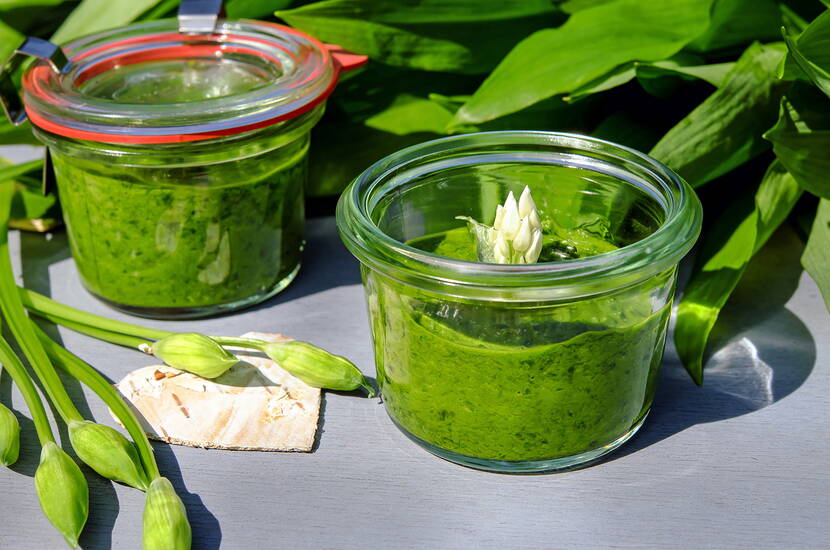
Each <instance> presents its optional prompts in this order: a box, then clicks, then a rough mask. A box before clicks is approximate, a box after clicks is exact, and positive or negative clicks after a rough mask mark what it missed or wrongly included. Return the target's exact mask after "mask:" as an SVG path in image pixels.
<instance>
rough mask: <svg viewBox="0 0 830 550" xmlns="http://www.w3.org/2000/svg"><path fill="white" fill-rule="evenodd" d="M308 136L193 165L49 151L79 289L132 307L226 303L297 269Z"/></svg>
mask: <svg viewBox="0 0 830 550" xmlns="http://www.w3.org/2000/svg"><path fill="white" fill-rule="evenodd" d="M307 149H308V134H307V133H306V134H305V135H303V136H301V137H299V138H297V139H296V140H295V141H294V142H292V143H290V144H287V145H285V146H283V147H280V148H278V149H276V150H274V151H271V152H268V153H264V154H259V155H256V156H252V157H249V158H242V159H237V158H235V157H234V154H235V153H236V152H235V151H230V152H229V157H230V158H229V160H228V161H227V162H217V163H212V164H205V165H199V166H183V167H156V166H121V165H116V164H113V165H108V164H106V163H102V162H100V161H97V160H86V159H80V158H75V157H70V156H65V155H63V154H60V153H59V152H56V151H54V150H53V152H52V156H53V161H54V166H55V173H56V176H57V181H58V190H59V195H60V200H61V204H62V208H63V212H64V218H65V221H66V224H67V228H68V233H69V243H70V247H71V249H72V255H73V257H74V258H75V261H76V264H77V266H78V270H79V271H80V274H81V277H82V280H83V282H84V284H85V285H86V287H87V288H88V289H89V290H90V291H91V292H92V293H93V294H95V295H97V296H99V297H101V298H103V299H105V300H106V301H108V302H110V303H112V304H114V305H116V306H119V307H124V308H126V309H128V310H130V309H131V308H136V309H138V310H139V313H142V312H145V313H146V311H147V310H148V309H152V308H158V309H159V310H160V311H162V312H163V311H171V310H172V311H175V310H177V309H181V310H182V311H188V310H189V309H190V308H201V307H205V306H213V305H217V304H233V303H236V302H240V301H243V300H246V299H247V298H249V297H251V296H256V295H262V294H263V293H268V292H269V291H271V290H272V289H274V287H275V285H278V284H279V283H280V282H281V281H284V280H290V277H291V276H293V274H294V273H295V272H296V270H297V269H298V267H299V262H300V254H301V249H302V239H303V218H304V211H303V186H304V183H305V176H306V167H307V166H306V165H307V162H306V157H307Z"/></svg>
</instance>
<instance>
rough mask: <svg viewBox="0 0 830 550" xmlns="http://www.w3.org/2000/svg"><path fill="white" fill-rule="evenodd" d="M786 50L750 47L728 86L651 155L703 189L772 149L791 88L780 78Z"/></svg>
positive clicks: (777, 46)
mask: <svg viewBox="0 0 830 550" xmlns="http://www.w3.org/2000/svg"><path fill="white" fill-rule="evenodd" d="M785 51H786V50H785V48H784V45H783V44H781V43H776V44H767V45H761V44H753V45H752V46H750V47H749V48H747V49H746V51H745V52H744V53H743V55H741V57H740V59H738V62H737V63H736V64H735V67H734V68H733V69H732V71H731V72H730V73H729V74H728V75H727V76H726V80H725V81H724V83H723V85H722V86H721V87H720V88H718V89H717V90H716V91H715V92H714V93H712V95H710V96H709V97H708V98H706V100H705V101H704V102H703V103H701V104H700V105H699V106H698V107H696V108H695V109H694V110H693V111H692V112H691V113H689V114H688V115H687V116H686V117H685V118H684V119H683V120H681V121H680V122H679V123H678V124H677V125H676V126H675V127H674V128H672V129H671V130H669V131H668V133H666V135H665V136H663V138H662V139H661V140H660V141H659V142H658V143H657V145H655V146H654V148H653V149H652V150H651V153H650V154H651V156H653V157H655V158H656V159H658V160H659V161H661V162H663V163H664V164H666V165H668V166H669V167H670V168H673V169H674V170H676V171H677V172H679V173H680V175H681V176H683V177H684V178H685V179H686V181H688V182H689V183H690V184H691V185H692V186H693V187H699V186H701V185H703V184H705V183H707V182H709V181H711V180H713V179H715V178H717V177H718V176H722V175H723V174H726V173H727V172H729V171H731V170H732V169H734V168H737V167H738V166H740V165H742V164H744V163H745V162H747V161H748V160H750V159H752V158H753V157H755V156H756V155H758V154H759V153H761V152H763V151H764V150H766V149H767V148H768V147H769V145H768V143H767V142H765V141H764V139H763V138H762V137H761V135H762V133H763V132H764V131H765V130H766V129H767V128H769V127H770V126H771V125H772V124H773V123H774V121H775V113H776V110H777V105H778V100H779V98H780V97H781V95H782V94H783V93H784V90H785V88H786V86H787V83H785V82H782V81H780V80H779V79H778V78H777V76H776V73H777V67H778V64H779V63H780V62H781V60H782V59H783V58H784V54H785Z"/></svg>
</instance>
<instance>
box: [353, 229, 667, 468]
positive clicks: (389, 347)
mask: <svg viewBox="0 0 830 550" xmlns="http://www.w3.org/2000/svg"><path fill="white" fill-rule="evenodd" d="M465 235H467V237H465ZM468 235H469V234H468V233H467V231H466V229H464V228H461V230H450V231H449V232H447V233H446V234H444V235H443V237H442V235H440V234H439V235H430V236H427V237H423V238H419V239H415V240H413V241H410V242H409V243H408V244H410V245H412V246H414V247H416V248H420V249H422V250H425V251H428V252H433V253H436V254H441V255H445V256H450V257H454V258H457V259H465V260H472V261H475V253H474V252H472V253H471V252H470V251H471V250H473V251H474V247H473V246H472V239H471V238H469V237H468ZM606 244H608V243H606ZM545 246H546V247H547V249H548V254H554V253H559V252H561V251H562V250H571V251H573V249H574V248H576V249H577V250H583V251H587V250H592V249H593V248H594V247H596V246H600V248H602V245H597V243H595V242H593V241H592V239H588V240H581V239H580V236H579V235H578V234H571V235H570V236H566V237H565V238H563V239H556V240H555V241H554V240H551V239H548V241H547V242H546V245H545ZM608 246H611V247H613V245H610V244H608ZM586 255H587V253H586ZM672 275H673V269H672V270H669V271H667V272H666V273H664V274H661V275H660V276H658V277H656V278H655V280H654V281H650V282H649V283H648V286H647V287H646V288H644V289H643V292H642V293H641V298H639V297H638V298H637V299H635V300H634V301H632V300H631V299H630V298H628V297H627V298H620V299H619V300H617V299H616V298H614V297H609V296H603V297H600V298H596V299H585V300H583V301H575V302H569V303H568V304H566V305H564V306H561V307H557V306H551V305H550V304H521V305H517V304H509V303H506V304H482V303H480V302H478V303H477V302H471V301H465V300H458V301H456V300H452V299H448V298H447V297H446V296H436V295H432V294H429V293H426V292H422V291H420V290H417V289H414V288H413V287H409V286H406V285H401V284H398V283H396V282H394V281H392V280H390V279H385V278H377V279H373V278H371V277H370V280H369V281H368V282H369V284H368V286H367V288H368V292H369V304H370V307H371V308H374V309H375V310H376V311H374V312H373V313H374V315H373V316H372V317H373V322H375V323H376V324H378V325H377V326H375V327H374V330H373V333H374V334H375V335H376V338H375V354H376V357H378V358H379V360H378V362H377V363H378V381H379V384H380V387H381V390H382V394H383V398H384V401H385V404H386V407H387V410H388V411H389V413H390V415H391V416H392V418H393V420H395V422H396V423H398V424H399V425H400V426H401V427H402V428H404V430H405V431H407V432H409V433H410V434H412V435H414V436H415V437H417V438H419V439H421V440H423V441H425V442H427V443H428V444H430V445H434V446H436V447H438V448H441V449H445V450H449V451H452V452H454V453H459V454H461V455H465V456H469V457H476V458H481V459H488V460H497V461H533V460H547V459H551V458H556V457H568V456H572V455H576V454H579V453H582V452H586V451H591V450H595V449H597V448H599V447H602V446H604V445H606V444H609V443H611V442H613V441H615V440H616V439H618V438H619V437H620V436H622V435H624V434H626V433H628V432H629V430H631V429H632V428H633V427H634V426H636V425H637V424H638V422H640V421H641V420H642V419H643V417H644V416H645V414H646V413H647V412H648V410H649V408H650V406H651V402H652V399H653V396H654V389H655V382H656V377H657V372H658V368H659V365H660V361H661V358H662V352H663V344H664V338H665V327H666V324H667V322H668V317H669V311H670V310H669V306H665V307H663V308H662V309H660V310H658V311H656V312H652V311H651V300H650V297H649V294H648V289H649V288H652V287H653V288H659V287H660V286H661V285H665V284H666V280H667V277H671V276H672Z"/></svg>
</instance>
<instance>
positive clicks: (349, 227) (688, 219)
mask: <svg viewBox="0 0 830 550" xmlns="http://www.w3.org/2000/svg"><path fill="white" fill-rule="evenodd" d="M510 146H513V147H517V148H518V147H521V146H531V147H534V150H535V151H538V150H539V147H542V148H543V150H545V149H547V150H549V151H550V152H551V153H553V152H554V150H556V149H557V148H558V149H560V150H562V151H571V152H570V153H568V154H570V155H574V158H572V160H579V159H578V158H576V157H580V156H584V158H585V159H588V160H602V161H603V162H605V163H608V166H614V165H616V166H617V167H618V168H619V169H620V170H621V171H623V172H625V173H627V174H628V173H630V172H629V171H632V170H636V171H637V172H638V174H637V175H638V177H639V178H646V177H647V178H650V180H651V181H650V183H651V185H653V186H655V187H656V188H657V189H658V190H659V191H660V192H662V199H663V200H662V201H660V202H661V206H662V207H663V208H664V213H665V219H664V221H663V222H662V223H661V224H660V226H659V227H658V228H657V229H656V230H655V231H654V232H653V233H651V234H650V235H648V236H646V237H644V238H643V239H641V240H638V241H636V242H634V243H631V244H629V245H626V246H623V247H620V248H618V249H616V250H613V251H610V252H605V253H601V254H596V255H590V256H585V257H582V258H575V259H568V260H560V261H555V262H544V263H536V264H491V263H482V262H471V261H465V260H459V259H454V258H448V257H446V256H440V255H436V254H432V253H429V252H425V251H423V250H419V249H417V248H414V247H412V246H410V245H407V244H406V243H403V242H401V241H399V240H397V239H395V238H393V237H391V236H390V235H387V234H386V233H384V232H383V231H382V230H381V229H380V228H379V227H378V226H377V224H376V223H375V222H374V221H373V220H372V209H373V208H374V206H375V205H376V204H377V203H378V200H379V199H380V197H374V198H373V194H375V193H378V192H380V191H379V189H380V187H381V186H382V184H383V183H384V181H386V180H388V179H389V178H390V177H391V176H393V175H395V174H400V173H401V172H402V171H403V170H404V169H405V168H407V167H412V166H414V165H417V164H418V163H427V164H425V165H426V166H428V165H429V164H428V163H429V162H430V159H432V160H435V159H438V158H440V157H441V156H442V155H446V154H452V153H461V152H464V153H468V154H471V155H475V154H476V151H477V150H478V151H479V152H480V154H485V153H484V150H485V149H486V148H488V147H510ZM560 152H561V151H560ZM517 162H520V161H519V160H517ZM589 164H590V166H591V167H592V168H595V164H592V163H589ZM581 167H584V166H581ZM388 191H389V190H387V191H386V193H384V194H387V193H388ZM701 218H702V208H701V205H700V201H699V200H698V198H697V195H696V193H695V192H694V190H693V189H692V188H691V187H690V186H689V184H688V183H686V182H685V181H684V180H683V179H682V178H680V177H679V176H678V175H677V174H676V173H675V172H673V171H672V170H671V169H669V168H668V167H666V166H664V165H663V164H661V163H660V162H658V161H657V160H655V159H653V158H652V157H650V156H648V155H646V154H644V153H641V152H639V151H636V150H634V149H631V148H629V147H626V146H623V145H619V144H616V143H613V142H610V141H605V140H602V139H598V138H594V137H589V136H585V135H580V134H573V133H561V132H543V131H495V132H478V133H472V134H460V135H455V136H450V137H445V138H440V139H436V140H432V141H427V142H424V143H421V144H418V145H414V146H411V147H408V148H406V149H402V150H400V151H398V152H396V153H393V154H391V155H389V156H387V157H385V158H383V159H381V160H379V161H378V162H376V163H375V164H373V165H372V166H370V167H369V168H367V169H366V170H365V171H364V172H363V173H362V174H360V175H359V176H358V177H357V178H356V179H355V180H354V181H353V182H352V183H351V184H350V185H349V187H348V188H347V189H346V190H345V191H344V192H343V194H342V195H341V197H340V200H339V202H338V205H337V224H338V228H339V231H340V235H341V238H342V240H343V241H344V243H345V244H346V246H347V247H348V248H349V249H350V251H351V252H352V253H353V254H354V255H355V256H356V257H357V258H358V259H359V260H360V261H361V263H363V264H364V265H366V266H368V267H371V268H374V269H377V270H380V271H381V272H383V273H385V274H387V275H389V276H392V277H394V278H396V279H398V280H400V281H402V282H407V283H409V284H414V285H416V286H423V287H425V288H431V289H432V290H435V291H437V292H442V293H445V294H453V295H458V296H465V297H471V296H474V295H480V296H482V297H485V296H491V297H492V296H493V295H496V296H498V298H499V299H505V300H512V299H533V297H534V296H542V295H544V296H545V297H546V298H549V297H551V296H552V294H551V291H552V290H553V291H554V292H553V295H556V296H561V297H576V296H586V295H592V294H596V293H598V292H604V291H607V290H609V288H619V287H621V286H628V285H629V284H634V283H636V282H639V281H642V280H644V279H646V278H648V277H650V276H652V275H654V274H656V273H659V272H662V271H664V270H665V269H667V268H670V267H672V266H673V265H675V264H677V263H678V262H679V261H680V259H681V258H682V257H683V256H684V255H685V254H686V253H687V252H688V251H689V250H690V249H691V247H692V246H693V245H694V243H695V241H696V240H697V237H698V235H699V233H700V226H701ZM540 292H542V293H543V294H540Z"/></svg>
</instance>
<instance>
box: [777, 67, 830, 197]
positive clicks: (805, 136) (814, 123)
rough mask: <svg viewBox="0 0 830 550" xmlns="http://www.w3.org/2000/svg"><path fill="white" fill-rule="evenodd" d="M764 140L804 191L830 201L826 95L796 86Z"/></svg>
mask: <svg viewBox="0 0 830 550" xmlns="http://www.w3.org/2000/svg"><path fill="white" fill-rule="evenodd" d="M764 137H765V138H767V139H768V140H770V141H771V142H772V147H773V150H774V151H775V155H776V156H777V157H778V158H779V159H780V160H781V162H782V163H783V164H784V166H786V167H787V170H789V171H790V173H792V175H793V176H794V177H795V179H796V180H797V181H798V183H799V184H800V185H801V186H802V187H803V188H804V189H806V190H807V191H809V192H810V193H813V194H814V195H818V196H819V197H822V198H825V199H830V101H828V99H827V98H826V97H825V96H824V95H822V94H821V93H819V92H818V90H816V89H815V88H813V87H808V85H807V84H804V83H800V82H798V83H796V84H795V85H794V86H793V89H792V90H791V91H790V92H788V93H787V96H786V97H784V98H783V99H782V100H781V109H780V113H779V118H778V122H777V123H776V125H775V126H774V127H773V128H772V129H770V130H769V131H768V132H767V133H766V134H764Z"/></svg>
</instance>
